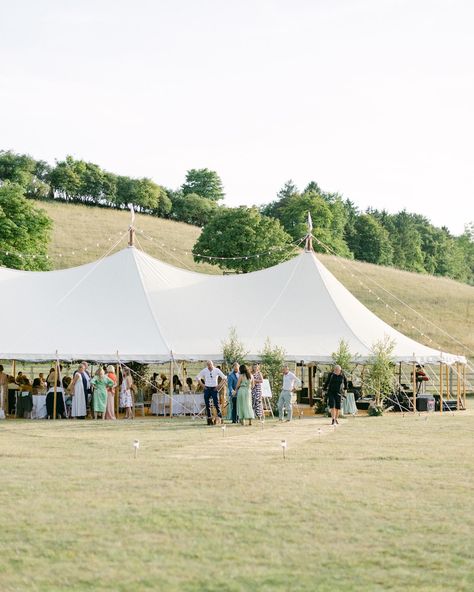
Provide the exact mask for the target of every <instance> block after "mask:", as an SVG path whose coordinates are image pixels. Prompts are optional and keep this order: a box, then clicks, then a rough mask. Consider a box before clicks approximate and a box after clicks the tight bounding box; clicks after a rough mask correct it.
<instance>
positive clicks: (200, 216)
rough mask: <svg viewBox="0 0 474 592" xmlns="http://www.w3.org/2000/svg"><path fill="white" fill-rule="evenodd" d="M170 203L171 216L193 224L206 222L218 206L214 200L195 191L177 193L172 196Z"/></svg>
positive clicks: (198, 224)
mask: <svg viewBox="0 0 474 592" xmlns="http://www.w3.org/2000/svg"><path fill="white" fill-rule="evenodd" d="M172 204H173V206H172V210H173V214H172V217H173V218H174V219H175V220H179V221H180V222H186V223H187V224H194V225H195V226H204V225H205V224H207V223H208V222H209V221H210V220H211V218H212V216H213V215H214V213H215V212H216V210H217V208H218V207H219V206H218V205H217V203H216V202H215V201H212V200H210V199H207V198H205V197H201V196H200V195H197V194H196V193H189V194H187V195H182V194H177V195H175V196H174V197H173V198H172Z"/></svg>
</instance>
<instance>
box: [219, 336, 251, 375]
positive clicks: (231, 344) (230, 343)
mask: <svg viewBox="0 0 474 592" xmlns="http://www.w3.org/2000/svg"><path fill="white" fill-rule="evenodd" d="M221 345H222V358H223V360H224V365H225V371H226V372H230V369H231V368H232V364H233V363H234V362H238V363H239V364H243V363H244V361H245V358H246V357H247V355H248V353H249V352H248V351H247V350H246V349H245V346H244V344H243V343H242V342H241V341H240V339H239V337H238V335H237V329H236V328H235V327H231V328H230V330H229V335H228V337H227V339H226V340H225V341H222V343H221Z"/></svg>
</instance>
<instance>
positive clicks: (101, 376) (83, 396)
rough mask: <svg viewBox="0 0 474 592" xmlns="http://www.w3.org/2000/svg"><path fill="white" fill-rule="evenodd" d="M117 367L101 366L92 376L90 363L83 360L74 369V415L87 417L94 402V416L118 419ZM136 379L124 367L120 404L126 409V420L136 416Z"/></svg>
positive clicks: (80, 417) (71, 392)
mask: <svg viewBox="0 0 474 592" xmlns="http://www.w3.org/2000/svg"><path fill="white" fill-rule="evenodd" d="M117 380H118V378H117V375H116V374H115V368H114V367H113V366H112V365H110V366H107V368H106V369H104V368H103V367H99V369H98V370H97V372H96V373H95V375H94V377H92V378H91V376H90V374H89V372H88V370H87V362H81V364H79V366H78V368H77V370H76V371H75V372H74V375H73V378H72V381H71V384H70V385H69V387H68V392H69V393H70V394H71V395H72V406H71V417H75V418H78V419H84V418H85V417H86V416H87V408H88V405H89V404H90V407H91V411H92V412H93V414H94V419H98V418H99V416H100V417H101V418H102V419H116V417H115V409H114V407H115V388H116V386H117V384H118V382H117ZM133 390H134V384H133V379H132V377H131V375H130V370H129V369H128V368H123V369H122V383H121V387H120V407H122V408H123V409H125V419H133Z"/></svg>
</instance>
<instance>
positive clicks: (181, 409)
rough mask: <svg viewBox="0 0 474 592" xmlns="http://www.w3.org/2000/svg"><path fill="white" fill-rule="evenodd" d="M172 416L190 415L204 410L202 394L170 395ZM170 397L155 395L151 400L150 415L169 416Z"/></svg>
mask: <svg viewBox="0 0 474 592" xmlns="http://www.w3.org/2000/svg"><path fill="white" fill-rule="evenodd" d="M171 398H172V401H173V403H172V409H173V415H191V414H193V413H194V414H195V413H200V412H201V411H202V410H203V409H204V394H203V393H188V394H180V395H171ZM169 412H170V395H162V394H161V393H155V394H154V395H153V396H152V398H151V405H150V413H151V414H152V415H165V414H166V415H169Z"/></svg>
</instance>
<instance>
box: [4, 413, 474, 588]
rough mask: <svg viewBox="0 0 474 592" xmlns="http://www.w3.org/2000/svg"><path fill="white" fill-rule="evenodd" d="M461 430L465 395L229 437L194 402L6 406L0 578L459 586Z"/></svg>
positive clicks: (469, 568) (471, 554)
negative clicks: (170, 414)
mask: <svg viewBox="0 0 474 592" xmlns="http://www.w3.org/2000/svg"><path fill="white" fill-rule="evenodd" d="M319 429H321V435H320V436H319V434H318V430H319ZM473 435H474V414H473V413H472V411H467V412H459V413H457V414H444V415H443V416H441V415H439V414H436V415H434V414H431V415H429V416H426V415H424V416H423V415H421V416H419V415H418V414H417V415H406V416H405V417H402V416H401V415H400V414H390V415H386V416H384V417H381V418H369V417H366V416H365V417H356V418H350V419H347V420H345V421H343V422H342V425H341V426H339V428H338V429H336V430H335V431H333V430H332V429H331V428H330V427H329V426H328V420H327V419H323V418H304V419H301V420H296V421H293V423H291V424H277V423H274V422H273V421H270V422H266V424H265V427H264V429H261V427H260V426H259V425H257V426H252V427H241V426H228V427H227V429H226V432H225V437H224V436H223V430H221V429H220V428H219V427H210V428H209V427H206V426H204V425H203V424H202V423H201V421H200V420H195V421H193V420H191V419H186V420H185V419H181V420H179V419H176V420H173V421H170V420H157V419H144V420H135V421H134V422H124V421H119V422H116V423H112V422H110V423H109V422H107V423H106V424H104V423H101V422H96V423H94V422H92V421H85V422H80V421H76V422H75V421H57V422H54V423H53V422H46V421H23V420H17V421H13V420H12V421H6V422H5V421H4V422H1V425H0V456H1V462H0V479H1V490H0V491H1V494H0V495H1V505H0V508H1V510H0V516H1V533H2V534H1V537H0V589H1V590H2V592H21V591H30V590H31V591H33V590H34V591H35V592H59V591H64V590H69V591H71V592H73V591H91V590H94V591H96V590H97V591H105V590H110V591H118V592H125V591H126V592H130V591H141V590H164V591H175V590H176V591H177V590H179V591H216V592H217V591H219V592H223V591H240V590H243V591H246V590H249V591H268V592H273V591H278V590H284V591H300V590H301V591H306V590H308V591H321V592H325V591H331V592H334V591H338V592H339V591H364V592H365V591H375V590H391V591H398V590H400V591H403V592H407V591H415V590H416V591H418V592H419V591H429V592H437V591H439V592H446V591H448V590H450V591H451V590H454V591H464V590H465V591H470V590H472V589H473V588H474V537H473V536H472V532H473V530H474V498H473V495H472V491H473V486H474V477H473V475H474V454H472V452H473V450H472V442H473ZM135 438H138V439H139V440H140V446H141V447H140V450H139V454H138V458H137V459H134V454H133V447H132V442H133V440H134V439H135ZM281 439H286V440H287V442H288V450H287V458H286V459H283V458H282V449H281V446H280V441H281Z"/></svg>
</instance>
